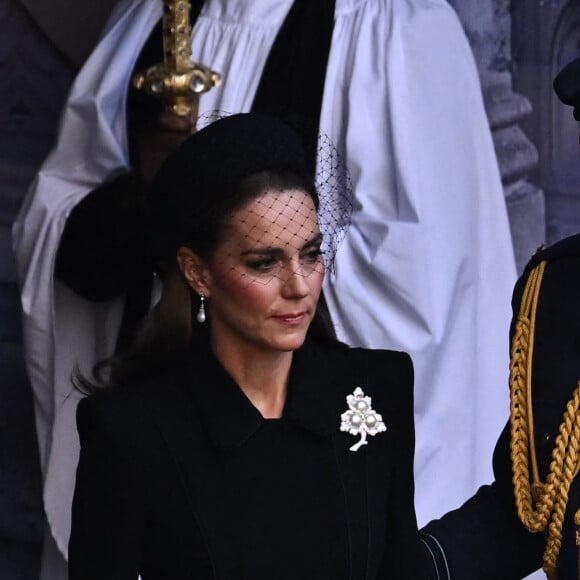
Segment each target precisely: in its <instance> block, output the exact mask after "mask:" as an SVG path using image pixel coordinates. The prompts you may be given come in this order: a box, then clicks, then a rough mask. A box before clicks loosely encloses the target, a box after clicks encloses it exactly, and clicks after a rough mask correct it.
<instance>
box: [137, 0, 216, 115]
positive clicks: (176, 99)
mask: <svg viewBox="0 0 580 580" xmlns="http://www.w3.org/2000/svg"><path fill="white" fill-rule="evenodd" d="M189 9H190V2H189V1H188V0H163V62H162V63H160V64H156V65H154V66H152V67H150V68H148V69H147V70H146V71H145V72H142V73H137V74H136V75H135V76H134V77H133V85H134V86H135V87H137V89H140V90H143V91H145V92H146V93H148V94H150V95H153V96H154V97H156V98H158V99H159V100H160V101H161V102H162V103H163V105H164V107H165V110H167V111H169V112H171V113H174V114H175V115H179V116H180V117H189V119H190V120H191V122H192V124H193V125H194V126H195V124H196V121H197V116H198V110H199V98H200V96H201V95H202V94H203V93H205V92H207V91H209V90H210V89H211V88H213V87H215V86H218V85H219V84H220V83H221V80H222V77H221V75H220V74H219V73H217V72H215V71H213V70H211V69H210V68H208V67H206V66H203V65H201V64H198V63H195V62H191V23H190V22H189Z"/></svg>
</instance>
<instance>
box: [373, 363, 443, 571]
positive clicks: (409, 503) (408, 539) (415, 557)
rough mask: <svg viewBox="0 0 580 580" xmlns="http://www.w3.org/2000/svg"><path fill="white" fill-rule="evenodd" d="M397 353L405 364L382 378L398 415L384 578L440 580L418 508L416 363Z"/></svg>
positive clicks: (387, 371) (388, 370) (385, 372)
mask: <svg viewBox="0 0 580 580" xmlns="http://www.w3.org/2000/svg"><path fill="white" fill-rule="evenodd" d="M397 354H398V355H399V357H398V361H397V362H398V363H401V364H397V368H396V369H395V368H394V365H392V364H389V365H388V366H387V367H386V368H384V369H383V370H384V373H383V375H382V376H385V377H389V379H388V382H389V385H390V388H389V404H390V405H391V406H392V408H393V409H394V412H393V413H392V414H391V415H390V419H391V422H393V423H392V424H391V425H390V426H389V427H387V428H388V429H394V433H395V439H396V443H395V448H396V450H395V459H394V465H395V468H394V471H393V478H392V488H391V490H390V495H389V498H388V503H387V535H386V543H385V554H384V559H383V569H382V575H381V578H382V577H383V576H384V577H385V578H386V577H388V578H397V579H401V580H432V579H433V580H434V579H437V573H436V568H435V566H434V564H433V561H432V558H431V555H430V553H429V550H428V549H427V546H426V545H425V544H424V542H422V540H421V537H420V535H419V533H418V530H417V517H416V514H415V507H414V505H415V483H414V473H413V462H414V452H415V426H414V412H413V382H414V379H413V374H414V373H413V363H412V361H411V357H410V356H409V355H408V354H406V353H397ZM395 384H397V386H396V387H395ZM395 417H396V422H394V421H395Z"/></svg>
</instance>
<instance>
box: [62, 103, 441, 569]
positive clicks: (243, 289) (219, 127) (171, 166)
mask: <svg viewBox="0 0 580 580" xmlns="http://www.w3.org/2000/svg"><path fill="white" fill-rule="evenodd" d="M151 202H152V203H151V205H152V208H153V211H152V218H153V219H152V222H151V223H152V225H151V237H152V250H153V258H154V260H155V263H156V267H157V272H158V273H159V275H160V276H161V277H162V278H163V282H164V284H163V292H162V296H161V300H160V302H159V304H158V305H157V306H156V307H155V309H154V310H153V311H152V314H151V317H150V321H149V322H148V325H147V326H146V327H145V328H144V330H143V332H142V335H141V336H140V337H139V338H138V340H137V343H136V345H135V346H134V347H133V349H132V350H131V351H130V352H128V353H127V354H126V355H125V356H122V357H119V358H117V359H114V360H112V361H109V365H110V373H111V374H110V378H109V380H108V383H109V384H110V385H114V388H111V389H102V390H100V392H98V393H96V394H94V395H92V396H90V397H87V398H85V399H84V400H82V401H81V403H80V404H79V407H78V414H77V421H78V428H79V433H80V439H81V457H80V462H79V466H78V471H77V482H76V489H75V496H74V502H73V518H72V534H71V540H70V545H69V560H70V564H69V570H70V580H91V579H95V580H97V579H99V580H105V579H107V580H116V579H119V580H120V579H131V580H134V579H136V578H137V577H138V576H139V575H140V576H141V577H142V578H143V580H149V579H159V580H161V579H163V580H171V579H180V580H181V579H184V578H192V579H194V578H195V579H202V580H203V579H209V578H212V579H213V578H215V579H223V580H225V579H232V580H233V579H236V580H242V579H246V578H247V579H251V580H257V579H272V578H277V579H286V578H288V579H298V578H300V579H303V580H306V579H312V580H322V579H329V580H331V579H332V580H339V579H342V578H344V579H347V578H349V579H351V580H360V579H363V578H369V579H374V578H405V579H409V578H429V577H430V575H429V573H428V565H430V562H429V560H428V556H427V553H426V552H423V550H424V549H425V548H424V545H423V544H422V542H421V540H420V539H419V534H418V532H417V525H416V518H415V512H414V507H413V489H414V488H413V448H414V430H413V396H412V384H413V371H412V363H411V361H410V358H409V357H408V355H406V354H404V353H396V352H389V351H368V350H363V349H350V348H348V347H347V346H345V345H343V344H340V343H337V342H336V341H333V340H332V339H330V338H328V337H327V335H325V332H324V324H323V322H322V320H321V317H320V314H319V312H318V310H317V303H318V297H319V294H320V291H321V288H322V282H323V276H324V270H325V260H327V258H328V254H329V253H331V251H332V249H333V248H334V247H335V245H336V244H335V243H334V242H335V241H336V240H333V239H328V238H323V236H322V235H321V231H322V232H324V233H325V234H328V233H329V230H330V229H331V226H330V225H329V224H330V222H329V221H328V220H325V218H323V217H322V218H321V220H320V222H319V218H318V216H317V210H318V213H319V214H320V215H321V216H323V215H324V211H325V210H328V207H326V208H325V207H319V202H318V196H317V193H316V191H315V189H314V187H313V186H312V184H311V180H310V179H309V178H308V170H307V168H306V165H305V163H304V159H303V152H302V148H301V146H300V143H299V141H298V140H297V138H296V137H295V135H294V134H293V133H292V132H291V131H290V130H289V129H288V128H287V127H285V126H284V125H283V124H282V123H280V122H279V121H274V120H273V119H269V118H267V117H263V116H259V115H255V114H244V115H234V116H232V117H228V118H225V119H222V120H220V121H217V122H215V123H214V124H212V125H210V126H209V127H207V128H206V129H203V130H201V131H199V132H198V133H196V134H195V135H194V136H192V137H191V138H190V139H188V140H187V141H186V142H185V143H184V145H183V146H182V147H181V148H180V149H179V150H178V151H177V152H176V153H175V154H173V155H172V156H171V157H170V158H169V159H168V161H167V162H166V163H165V164H164V166H163V167H162V169H161V171H160V172H159V174H158V176H157V178H156V180H155V182H154V185H153V193H152V199H151ZM322 205H324V203H323V204H322ZM335 210H336V208H335ZM326 215H327V216H334V217H336V215H338V214H337V213H336V211H330V213H326ZM341 219H342V218H341ZM339 221H340V220H339ZM342 225H344V224H342ZM192 303H193V304H194V307H193V308H192ZM192 313H193V316H192ZM84 382H85V386H89V388H90V385H88V383H87V381H84ZM93 390H94V389H93Z"/></svg>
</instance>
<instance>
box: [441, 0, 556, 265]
mask: <svg viewBox="0 0 580 580" xmlns="http://www.w3.org/2000/svg"><path fill="white" fill-rule="evenodd" d="M451 4H452V5H453V6H454V8H455V10H456V11H457V14H458V16H459V18H460V20H461V23H462V24H463V27H464V29H465V32H466V34H467V37H468V39H469V42H470V44H471V48H472V50H473V53H474V57H475V61H476V63H477V67H478V70H479V76H480V79H481V84H482V90H483V96H484V101H485V106H486V110H487V115H488V118H489V122H490V126H491V130H492V136H493V141H494V144H495V150H496V154H497V158H498V163H499V168H500V173H501V177H502V182H503V185H504V192H505V196H506V204H507V209H508V215H509V220H510V226H511V231H512V238H513V245H514V254H515V257H516V264H517V267H518V271H520V272H521V270H522V269H523V266H524V265H525V263H526V262H527V260H528V259H529V257H530V256H531V254H533V253H534V251H535V250H536V248H537V247H538V246H539V245H540V244H542V243H544V242H545V238H546V235H545V223H546V222H545V205H544V193H543V191H542V190H541V189H540V188H539V187H537V186H536V185H534V183H533V181H532V180H531V176H532V175H533V173H534V171H535V169H536V167H537V164H538V151H537V149H536V147H535V146H534V144H533V143H532V142H531V141H530V139H529V138H528V137H527V136H526V134H525V132H524V131H523V130H522V127H521V124H522V123H523V121H524V120H525V119H526V118H528V117H529V116H530V115H531V113H532V105H531V103H530V101H529V100H528V99H527V98H526V97H524V96H523V95H522V94H520V93H518V92H515V91H514V90H513V88H512V75H511V72H510V71H511V16H510V12H509V4H510V2H509V0H461V1H460V0H452V1H451Z"/></svg>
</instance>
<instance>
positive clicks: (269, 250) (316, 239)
mask: <svg viewBox="0 0 580 580" xmlns="http://www.w3.org/2000/svg"><path fill="white" fill-rule="evenodd" d="M321 242H322V234H321V233H320V232H319V233H317V234H315V235H314V236H313V237H312V238H310V239H309V240H306V242H305V243H304V244H302V246H301V247H300V248H299V249H300V250H303V249H304V248H308V247H310V246H314V245H317V244H320V243H321ZM284 253H285V252H284V250H283V249H282V248H273V247H272V246H267V247H265V248H251V249H250V250H245V251H243V252H241V253H240V256H248V255H250V254H259V255H280V254H284Z"/></svg>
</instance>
